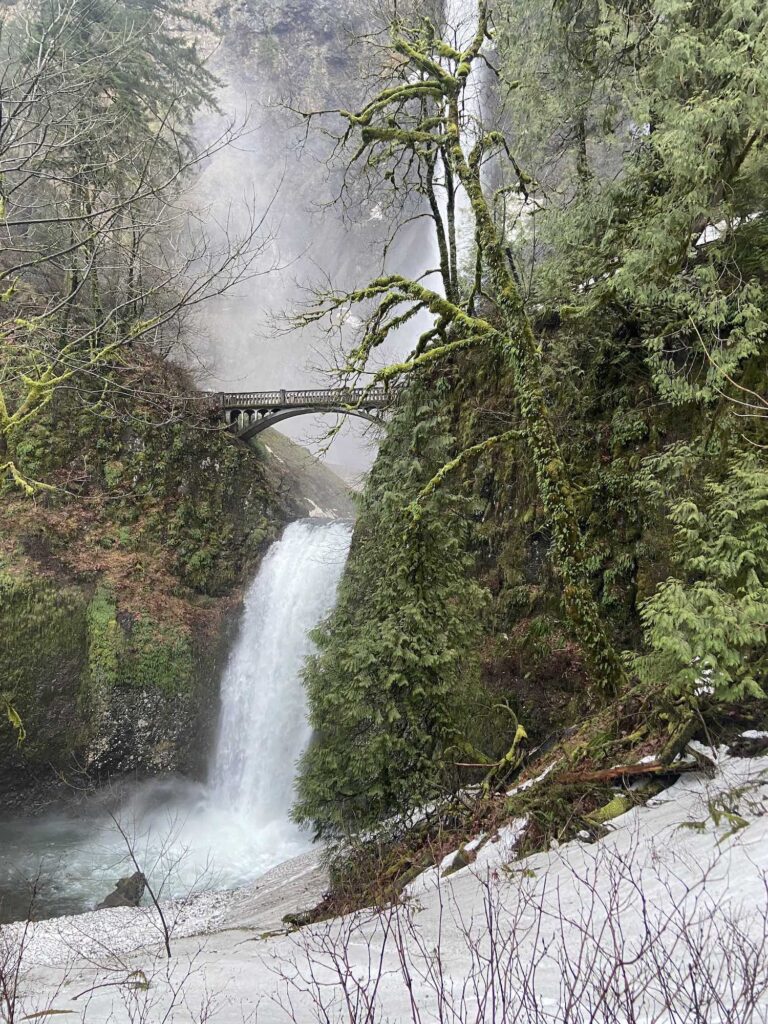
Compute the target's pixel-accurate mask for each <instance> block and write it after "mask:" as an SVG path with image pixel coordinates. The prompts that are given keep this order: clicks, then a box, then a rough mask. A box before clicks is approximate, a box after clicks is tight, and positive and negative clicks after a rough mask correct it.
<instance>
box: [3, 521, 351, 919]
mask: <svg viewBox="0 0 768 1024" xmlns="http://www.w3.org/2000/svg"><path fill="white" fill-rule="evenodd" d="M351 532H352V531H351V527H350V525H348V524H346V523H343V522H338V521H330V522H329V521H326V522H320V521H318V520H302V521H299V522H296V523H292V524H291V525H289V526H288V527H287V529H286V530H285V532H284V534H283V536H282V538H281V539H280V540H279V541H277V542H276V543H275V544H273V545H272V547H271V548H270V549H269V551H268V552H267V555H266V557H265V558H264V561H263V563H262V565H261V568H260V570H259V573H258V575H257V576H256V578H255V579H254V581H253V583H251V585H250V587H249V589H248V593H247V595H246V599H245V607H244V610H243V617H242V620H241V623H240V628H239V633H238V636H237V640H236V642H235V645H234V648H233V650H232V653H231V656H230V658H229V662H228V665H227V668H226V670H225V672H224V677H223V680H222V686H221V716H220V724H219V732H218V740H217V743H216V748H215V752H214V757H213V760H212V762H211V768H210V773H209V778H208V780H207V782H206V783H197V782H191V781H189V780H184V779H178V778H158V779H155V780H152V781H150V782H148V783H145V784H143V785H142V786H140V787H139V788H138V789H137V790H136V791H135V792H134V793H133V795H132V796H131V797H130V798H129V799H127V800H126V801H125V803H124V804H123V806H122V808H121V810H120V811H119V813H118V819H119V820H120V822H121V824H122V826H123V828H124V829H125V830H126V832H127V833H128V834H129V835H130V836H131V837H132V840H133V846H134V853H135V854H136V858H137V860H138V862H139V863H140V864H141V865H142V868H143V869H144V871H145V873H146V874H147V875H148V876H150V877H151V878H152V879H153V881H154V882H155V884H156V887H158V888H160V887H162V892H163V895H164V896H170V895H185V894H187V893H189V892H190V891H192V890H197V891H199V890H200V889H219V888H229V887H233V886H236V885H239V884H243V883H246V882H248V881H250V880H251V879H253V878H256V877H257V876H258V875H260V874H262V873H263V872H265V871H268V870H269V869H270V868H271V867H274V866H275V865H276V864H279V863H280V862H282V861H284V860H287V859H288V858H290V857H292V856H294V855H296V854H298V853H301V852H302V851H304V850H306V849H307V848H308V847H309V845H310V843H309V837H308V836H307V834H306V833H304V832H301V831H300V830H299V829H298V828H297V826H296V825H294V824H293V823H292V822H291V820H290V817H289V814H290V808H291V804H292V802H293V788H294V777H295V773H296V762H297V760H298V758H299V757H300V756H301V754H302V752H303V750H304V748H305V746H306V744H307V742H308V741H309V734H310V731H309V726H308V724H307V714H306V703H305V698H304V687H303V684H302V681H301V670H302V667H303V664H304V661H305V659H306V657H307V655H308V654H309V653H311V650H312V641H311V640H310V638H309V633H310V632H311V631H312V629H313V628H314V627H315V626H316V625H317V624H318V623H319V622H320V621H321V619H322V618H323V617H324V616H325V615H326V614H327V613H328V612H329V611H330V610H331V608H332V607H333V604H334V601H335V598H336V587H337V584H338V581H339V578H340V577H341V573H342V570H343V568H344V563H345V561H346V557H347V551H348V549H349V543H350V539H351ZM40 869H42V874H41V876H40V882H41V894H40V898H39V900H38V904H37V906H38V913H39V914H40V915H42V916H46V915H53V916H55V915H57V914H62V913H73V912H78V911H81V910H88V909H91V908H92V907H93V906H94V905H95V904H96V903H98V902H99V901H100V900H101V899H103V898H104V896H106V895H107V893H108V892H110V891H111V889H112V888H113V886H114V884H115V879H117V878H119V877H120V876H121V875H125V874H129V873H131V872H132V871H133V867H132V865H131V864H130V862H129V861H128V858H127V856H126V849H125V843H124V841H123V840H122V838H121V837H120V836H119V834H118V833H117V831H116V830H115V828H114V825H113V823H112V822H111V821H110V820H108V819H105V818H104V817H103V816H102V814H101V813H100V812H99V811H98V810H96V813H95V814H92V815H90V816H88V817H86V818H84V819H77V818H70V817H65V816H53V815H52V816H49V817H46V818H41V819H36V820H32V821H29V820H21V821H19V822H18V823H9V824H7V825H4V830H3V837H2V843H0V920H2V919H3V914H5V915H6V919H8V918H9V917H13V914H14V912H15V911H16V906H18V912H19V913H21V914H24V913H26V903H25V902H24V901H25V900H26V895H25V894H24V892H23V889H22V897H23V899H21V901H20V902H19V901H18V900H17V903H16V905H14V898H15V893H17V892H18V891H19V890H20V885H19V883H20V882H21V881H23V880H24V879H29V878H33V877H35V876H36V875H37V874H38V871H39V870H40Z"/></svg>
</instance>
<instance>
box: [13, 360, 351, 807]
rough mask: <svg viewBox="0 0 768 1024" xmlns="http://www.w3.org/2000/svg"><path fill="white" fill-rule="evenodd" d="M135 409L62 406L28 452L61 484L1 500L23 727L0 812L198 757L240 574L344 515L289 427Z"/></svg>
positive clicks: (341, 502)
mask: <svg viewBox="0 0 768 1024" xmlns="http://www.w3.org/2000/svg"><path fill="white" fill-rule="evenodd" d="M152 372H156V371H155V370H153V371H152ZM155 383H159V382H157V381H156V382H155ZM168 384H169V381H168V379H165V380H163V381H162V385H163V386H165V387H167V386H168ZM124 411H125V410H124ZM145 411H146V410H142V409H141V407H140V405H132V406H131V416H130V417H129V416H127V415H126V416H125V417H124V418H122V425H119V426H115V423H114V421H110V422H108V423H107V424H104V423H103V422H100V421H98V420H95V421H94V418H93V417H92V415H90V414H87V412H85V411H84V410H82V409H78V408H77V407H72V406H69V405H68V404H67V403H60V404H59V405H58V406H57V407H56V408H55V409H54V410H52V412H51V413H50V416H49V417H48V418H46V419H45V420H41V421H40V422H39V423H37V424H35V425H34V427H33V428H32V429H31V431H30V433H29V437H28V438H27V444H26V460H27V467H28V468H29V469H33V470H34V471H35V472H36V473H37V475H38V478H44V479H47V480H53V481H55V482H56V483H57V484H59V485H60V487H61V489H57V490H56V491H53V492H48V493H42V494H41V495H39V496H38V497H37V499H36V500H35V501H34V502H33V501H31V500H30V499H28V498H26V497H23V496H21V495H19V494H17V493H14V492H12V491H7V492H6V493H5V494H4V495H3V501H2V506H1V507H0V636H2V644H0V697H2V698H3V702H6V701H7V702H9V703H10V705H11V706H12V707H13V708H14V709H15V710H16V711H17V712H18V714H19V716H20V718H21V720H22V722H23V726H24V728H25V730H26V738H25V740H24V741H23V743H21V744H20V745H17V738H16V735H15V733H14V731H13V729H12V728H11V727H10V725H9V724H8V723H6V724H5V725H2V726H0V806H2V804H6V805H8V804H11V803H14V802H21V801H23V802H25V803H27V802H28V801H29V800H30V797H31V795H32V794H33V793H35V792H36V793H37V794H38V795H39V797H40V799H41V800H47V799H49V798H50V797H51V796H52V795H55V794H56V793H57V792H58V791H59V790H61V791H64V790H65V789H66V787H67V786H68V785H74V786H76V787H81V786H83V785H89V784H90V783H91V782H92V781H93V780H103V779H105V778H112V777H114V776H119V775H124V774H125V773H128V772H138V773H142V774H145V773H146V774H151V773H156V772H162V771H169V770H174V771H187V772H193V773H194V772H195V771H196V770H197V769H199V768H200V767H201V765H202V763H203V762H204V758H205V754H206V751H207V745H208V739H209V736H210V732H211V729H212V728H213V726H214V725H215V721H216V714H217V695H218V681H219V677H220V674H221V670H222V668H223V664H224V661H225V658H226V654H227V650H228V647H229V643H230V641H231V638H232V635H233V632H234V629H235V628H236V625H237V619H238V608H239V602H240V598H241V595H242V587H243V585H244V584H245V582H247V580H248V579H250V578H251V577H252V576H253V574H254V573H255V571H256V570H257V567H258V564H259V561H260V558H261V556H262V554H263V552H264V551H265V549H266V547H267V546H268V545H269V543H270V542H271V541H272V540H273V539H275V537H276V536H277V535H278V534H279V532H280V530H281V528H282V526H283V524H284V523H285V522H286V521H288V520H289V519H293V518H297V517H301V516H305V515H308V514H320V511H319V510H322V511H323V512H325V513H326V514H340V515H349V514H351V513H352V506H351V504H350V501H349V497H348V493H347V490H346V488H345V486H344V484H343V483H342V482H341V481H340V480H338V478H336V477H334V475H333V474H332V473H330V472H329V471H326V470H324V469H323V467H322V466H320V465H319V464H317V463H315V462H314V460H312V459H311V457H309V455H308V454H307V453H305V452H302V451H301V450H299V449H298V448H297V446H295V445H293V444H292V443H291V442H290V441H289V440H288V439H287V438H283V437H281V436H278V437H277V438H273V439H272V440H271V444H270V442H269V441H268V442H267V444H268V445H269V448H271V449H272V451H270V450H269V449H268V447H267V444H259V445H258V446H256V447H255V448H250V447H249V446H248V445H246V444H243V443H241V442H239V441H237V440H236V439H234V438H232V437H230V436H229V435H227V434H223V433H221V431H220V430H219V429H218V428H217V427H215V425H212V424H211V423H210V422H207V421H206V419H205V417H204V416H198V415H197V414H196V413H195V411H194V409H190V410H187V411H186V413H185V414H184V415H183V416H179V417H178V418H176V419H175V421H174V422H170V423H165V424H157V423H153V422H152V420H151V419H150V418H144V416H143V413H144V412H145ZM273 452H274V454H273Z"/></svg>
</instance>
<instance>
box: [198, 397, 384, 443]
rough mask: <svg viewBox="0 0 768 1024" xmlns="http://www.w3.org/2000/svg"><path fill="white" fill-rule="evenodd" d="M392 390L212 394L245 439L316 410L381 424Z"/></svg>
mask: <svg viewBox="0 0 768 1024" xmlns="http://www.w3.org/2000/svg"><path fill="white" fill-rule="evenodd" d="M394 396H395V392H394V391H393V390H388V389H386V388H383V387H379V388H318V389H315V390H313V391H241V392H234V393H232V394H226V393H221V394H218V395H211V399H212V401H213V403H214V404H215V406H216V408H218V409H219V410H220V411H221V413H222V415H223V417H224V422H225V423H226V424H228V425H229V426H232V427H234V428H235V430H236V432H237V435H238V437H241V438H242V439H243V440H244V441H247V440H248V439H249V438H251V437H255V436H256V434H259V433H261V431H262V430H266V429H267V427H272V426H274V424H275V423H279V422H280V421H281V420H287V419H290V418H291V417H293V416H306V415H308V414H312V413H318V412H332V413H338V414H339V415H342V416H361V417H362V418H363V419H366V420H370V421H371V422H372V423H380V422H381V421H382V418H383V413H384V410H385V409H387V408H388V407H389V406H390V405H391V404H392V401H393V399H394Z"/></svg>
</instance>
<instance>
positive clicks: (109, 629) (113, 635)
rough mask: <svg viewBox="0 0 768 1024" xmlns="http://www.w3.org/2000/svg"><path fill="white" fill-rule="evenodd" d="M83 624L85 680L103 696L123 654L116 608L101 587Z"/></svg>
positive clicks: (110, 596) (115, 677) (114, 677)
mask: <svg viewBox="0 0 768 1024" xmlns="http://www.w3.org/2000/svg"><path fill="white" fill-rule="evenodd" d="M87 621H88V679H89V681H90V685H91V687H93V688H95V689H96V690H98V691H102V692H103V691H104V690H107V689H110V688H111V687H113V686H114V685H115V684H116V683H117V680H118V676H119V672H120V664H121V661H122V657H123V652H124V637H123V631H122V630H121V629H120V626H119V624H118V621H117V605H116V604H115V599H114V596H113V595H112V594H111V593H110V592H109V591H108V590H107V589H106V588H105V587H99V588H98V589H97V591H96V593H95V594H94V596H93V599H92V600H91V603H90V604H89V605H88V613H87Z"/></svg>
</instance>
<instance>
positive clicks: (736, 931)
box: [0, 751, 768, 1024]
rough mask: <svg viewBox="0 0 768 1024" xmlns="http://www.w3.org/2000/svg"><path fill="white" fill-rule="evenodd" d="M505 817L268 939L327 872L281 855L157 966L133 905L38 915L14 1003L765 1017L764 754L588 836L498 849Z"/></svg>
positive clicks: (216, 1011)
mask: <svg viewBox="0 0 768 1024" xmlns="http://www.w3.org/2000/svg"><path fill="white" fill-rule="evenodd" d="M708 753H709V752H708ZM541 784H542V785H546V781H545V780H542V782H541ZM519 825H520V823H515V822H512V823H510V824H509V826H508V827H507V828H506V829H504V830H503V831H502V833H501V835H500V836H498V837H494V838H493V839H491V840H490V841H487V842H485V843H484V845H482V846H481V848H480V850H479V853H478V856H477V859H476V860H475V862H474V863H473V864H471V865H469V866H468V867H465V868H463V869H461V870H459V871H456V872H454V873H452V874H449V875H448V876H445V877H443V876H442V874H441V871H440V870H436V869H434V868H433V869H430V870H429V871H427V872H425V873H424V875H422V876H420V877H419V878H418V879H416V880H415V881H414V882H412V883H411V884H410V886H409V888H408V896H409V898H408V899H407V900H406V901H405V904H404V906H403V907H402V908H400V909H398V910H392V911H388V912H384V913H374V912H363V913H359V914H355V915H352V916H350V917H346V918H343V919H338V920H334V921H330V922H326V923H323V924H320V925H315V926H312V927H310V928H305V929H302V930H301V931H299V932H295V933H293V934H291V935H284V934H278V935H275V934H269V933H273V932H274V930H275V929H276V928H277V927H278V925H279V920H280V918H281V916H282V914H283V913H285V912H287V911H294V910H296V909H297V908H298V907H301V906H307V905H310V904H311V903H312V902H313V901H315V900H316V899H317V898H319V896H320V894H321V893H322V889H323V887H324V885H325V878H324V875H323V872H322V870H321V868H320V866H319V864H318V861H317V857H316V856H315V855H312V854H309V855H305V856H304V857H301V858H297V859H296V860H295V861H292V862H289V863H287V864H286V865H282V866H281V867H280V868H278V869H277V870H276V871H275V872H272V873H270V875H268V876H265V878H264V879H261V880H260V881H259V882H257V883H255V884H254V885H253V886H251V887H249V888H248V889H245V890H241V891H239V892H236V893H230V894H225V895H221V894H219V895H216V896H201V897H199V898H198V899H197V900H194V901H191V902H190V904H189V905H188V906H187V907H184V908H182V909H181V911H180V913H179V922H178V929H177V932H176V935H175V936H174V938H173V943H172V952H173V957H172V959H171V960H170V961H167V959H166V958H165V957H164V956H163V955H162V951H161V950H160V948H159V947H158V945H157V942H158V938H159V935H158V932H157V930H156V928H155V927H153V916H152V915H151V914H150V913H149V911H130V910H120V911H102V912H100V913H98V914H89V915H82V916H81V917H79V918H77V919H65V920H62V921H53V922H44V923H41V924H38V925H35V926H33V928H32V930H31V932H30V936H29V948H28V950H27V957H26V961H25V966H24V969H23V977H22V979H21V991H22V1003H23V1012H24V1013H32V1012H35V1011H40V1010H45V1009H54V1010H57V1011H66V1012H68V1013H69V1014H71V1016H69V1018H68V1019H70V1020H78V1019H79V1020H87V1021H93V1022H98V1024H103V1022H106V1021H108V1020H109V1021H112V1020H114V1021H164V1020H168V1021H179V1022H181V1021H185V1022H191V1021H203V1020H212V1021H215V1022H220V1024H241V1022H243V1021H246V1020H252V1021H259V1022H262V1024H268V1022H273V1021H274V1022H277V1021H290V1020H297V1021H305V1022H315V1021H335V1020H339V1021H342V1020H343V1021H346V1022H349V1024H353V1022H358V1021H360V1022H362V1021H365V1022H367V1024H374V1022H377V1021H382V1022H383V1021H391V1022H400V1021H404V1022H411V1021H420V1022H422V1024H431V1022H433V1021H441V1022H442V1021H445V1022H456V1024H458V1022H462V1024H464V1022H476V1021H477V1022H479V1021H489V1022H490V1021H493V1022H497V1024H501V1022H510V1024H511V1022H513V1021H519V1022H525V1024H528V1022H531V1024H533V1022H536V1024H539V1022H541V1024H544V1022H547V1024H555V1022H566V1021H567V1022H569V1024H577V1022H578V1024H580V1022H582V1021H584V1022H586V1021H595V1022H597V1021H599V1022H602V1024H608V1022H612V1021H617V1022H622V1021H627V1022H640V1021H643V1022H649V1024H650V1022H659V1024H677V1022H689V1021H690V1022H694V1021H695V1022H701V1024H705V1022H706V1024H719V1022H723V1024H725V1022H726V1021H728V1022H731V1024H737V1022H738V1024H749V1022H751V1021H755V1022H763V1024H764V1022H766V1021H768V923H767V922H768V894H767V890H766V878H767V877H768V756H761V757H753V758H736V757H730V756H728V755H727V754H726V753H725V752H724V751H721V752H720V754H719V756H718V759H717V772H716V774H715V776H714V777H708V776H706V775H704V774H694V773H691V774H686V775H684V776H682V777H681V778H680V779H679V781H678V782H677V783H675V785H674V786H672V787H670V788H669V789H667V790H665V791H664V792H662V793H661V794H659V795H658V796H656V797H654V798H652V799H651V800H650V801H649V802H648V804H646V805H645V806H642V807H638V808H635V809H633V810H631V811H630V812H628V813H627V814H625V815H623V816H622V817H620V818H617V819H615V820H614V821H613V822H612V823H611V827H610V832H609V834H608V835H607V836H606V837H605V838H604V839H602V840H601V841H600V842H598V843H578V842H576V843H570V844H568V845H564V846H562V847H560V848H557V849H552V850H549V851H547V852H546V853H540V854H536V855H534V856H531V857H528V858H526V859H524V860H510V857H511V848H512V843H513V842H514V839H515V835H516V833H517V829H518V828H519ZM494 839H495V841H494ZM448 862H449V861H448V859H446V862H445V863H446V864H447V863H448ZM155 923H156V922H155ZM18 939H19V934H18V933H16V936H15V941H17V942H18ZM4 941H5V942H6V943H8V942H9V941H13V933H12V932H10V931H8V930H6V932H5V940H4ZM116 951H117V952H118V953H119V955H117V956H115V955H114V954H115V952H116ZM0 962H2V950H1V949H0ZM19 1018H21V1014H19ZM36 1019H40V1018H36ZM51 1019H54V1018H51ZM56 1019H57V1018H56Z"/></svg>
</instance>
